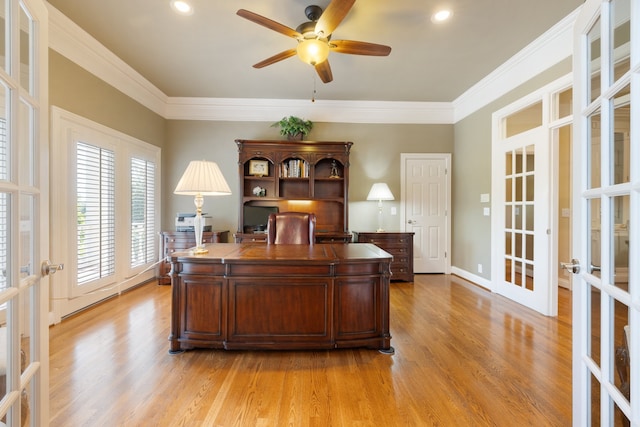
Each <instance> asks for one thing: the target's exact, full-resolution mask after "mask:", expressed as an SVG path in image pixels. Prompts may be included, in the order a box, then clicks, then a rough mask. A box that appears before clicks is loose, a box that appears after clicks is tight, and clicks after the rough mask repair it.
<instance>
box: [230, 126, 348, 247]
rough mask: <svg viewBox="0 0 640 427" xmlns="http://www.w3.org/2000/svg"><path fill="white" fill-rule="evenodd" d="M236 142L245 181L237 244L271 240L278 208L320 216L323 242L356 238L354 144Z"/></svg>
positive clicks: (241, 180)
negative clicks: (271, 220) (271, 218)
mask: <svg viewBox="0 0 640 427" xmlns="http://www.w3.org/2000/svg"><path fill="white" fill-rule="evenodd" d="M236 144H237V146H238V173H239V183H240V189H239V194H240V207H239V209H238V231H237V233H236V235H235V240H236V242H243V241H265V240H266V234H265V228H264V227H266V217H267V216H268V213H269V212H270V211H276V210H277V211H279V212H285V211H298V212H309V213H315V214H316V236H317V237H316V241H318V242H326V241H345V242H348V241H350V240H351V234H350V233H349V224H348V200H349V198H348V193H349V152H350V150H351V145H352V144H353V143H352V142H324V141H323V142H320V141H318V142H312V141H266V140H244V139H236ZM257 187H260V189H264V193H263V194H260V191H259V190H260V189H257ZM256 193H258V194H256Z"/></svg>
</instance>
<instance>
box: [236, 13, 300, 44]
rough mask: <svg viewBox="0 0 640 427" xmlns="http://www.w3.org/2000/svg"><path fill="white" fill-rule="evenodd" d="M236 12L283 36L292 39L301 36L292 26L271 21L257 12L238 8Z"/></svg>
mask: <svg viewBox="0 0 640 427" xmlns="http://www.w3.org/2000/svg"><path fill="white" fill-rule="evenodd" d="M236 14H237V15H238V16H241V17H243V18H244V19H248V20H249V21H251V22H255V23H256V24H259V25H262V26H263V27H267V28H268V29H270V30H273V31H277V32H279V33H280V34H284V35H285V36H288V37H293V38H294V39H298V38H302V34H300V33H299V32H297V31H296V30H294V29H293V28H289V27H287V26H286V25H282V24H281V23H279V22H276V21H273V20H271V19H269V18H265V17H264V16H262V15H258V14H257V13H253V12H251V11H248V10H246V9H239V10H238V12H236Z"/></svg>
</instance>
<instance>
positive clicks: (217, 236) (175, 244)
mask: <svg viewBox="0 0 640 427" xmlns="http://www.w3.org/2000/svg"><path fill="white" fill-rule="evenodd" d="M228 238H229V231H228V230H224V231H205V232H204V233H202V243H203V244H206V243H226V242H228ZM195 245H196V236H195V233H194V232H193V231H161V232H160V256H161V257H162V260H163V261H162V262H161V263H160V265H159V268H158V276H157V277H158V284H159V285H170V284H171V276H169V272H170V271H171V263H170V262H168V261H167V257H168V256H169V255H171V254H173V253H174V252H176V251H178V252H180V251H184V250H186V249H190V248H193V247H194V246H195Z"/></svg>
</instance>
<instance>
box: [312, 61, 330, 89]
mask: <svg viewBox="0 0 640 427" xmlns="http://www.w3.org/2000/svg"><path fill="white" fill-rule="evenodd" d="M315 68H316V72H317V73H318V76H320V80H322V82H323V83H329V82H330V81H332V80H333V73H332V72H331V66H330V65H329V60H328V59H325V60H324V61H322V62H321V63H319V64H317V65H316V66H315Z"/></svg>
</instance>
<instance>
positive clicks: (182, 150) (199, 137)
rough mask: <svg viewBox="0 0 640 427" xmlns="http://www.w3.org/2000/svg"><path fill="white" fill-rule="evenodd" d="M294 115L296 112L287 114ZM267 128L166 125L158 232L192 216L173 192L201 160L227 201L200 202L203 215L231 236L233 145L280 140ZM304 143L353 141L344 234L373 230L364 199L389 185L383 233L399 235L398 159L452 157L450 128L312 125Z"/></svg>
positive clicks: (188, 204)
mask: <svg viewBox="0 0 640 427" xmlns="http://www.w3.org/2000/svg"><path fill="white" fill-rule="evenodd" d="M292 114H295V112H292ZM270 125H271V123H266V122H213V121H169V122H168V123H167V135H166V136H167V139H166V140H167V142H166V145H165V149H164V150H163V165H162V167H163V171H164V173H163V182H162V185H163V188H164V191H163V194H164V198H163V206H164V209H163V213H162V224H163V228H165V229H171V228H173V227H174V219H175V215H176V213H178V212H193V210H194V207H193V199H192V198H190V197H186V196H175V195H174V194H173V189H174V188H175V185H176V183H177V182H178V180H179V179H180V176H181V174H182V172H183V171H184V169H185V168H186V166H187V164H188V163H189V161H190V160H194V159H202V158H204V159H206V160H211V161H215V162H216V163H218V165H219V166H220V168H221V170H222V173H223V174H224V176H225V178H226V179H227V182H228V183H229V186H230V187H231V190H232V191H233V192H234V194H233V195H231V196H222V197H209V198H206V199H205V206H204V210H205V211H206V212H207V213H208V214H209V215H210V216H212V221H213V226H214V228H216V229H225V230H230V231H231V232H235V231H236V230H237V224H238V218H237V217H238V206H239V201H238V191H239V190H238V185H239V184H238V165H237V163H238V154H237V150H236V145H235V142H234V141H235V140H236V139H279V138H280V136H279V135H278V131H277V129H274V128H272V127H270ZM307 139H309V140H322V141H352V142H353V143H354V145H353V147H352V149H351V156H350V162H351V166H350V170H349V174H350V185H349V200H350V203H349V228H350V229H351V230H356V231H359V230H374V229H375V228H377V216H376V215H377V210H376V206H377V205H376V204H375V202H367V201H366V200H365V199H366V197H367V193H368V192H369V188H370V187H371V184H372V183H373V182H376V181H379V180H382V181H385V182H387V183H388V184H389V187H390V188H391V191H392V192H393V193H394V195H395V196H396V199H397V200H396V201H394V202H390V203H388V204H385V212H386V214H385V217H386V220H385V227H386V228H387V229H388V230H389V231H395V230H400V223H399V216H395V217H391V216H389V215H388V210H389V209H388V208H390V207H391V206H396V207H398V206H399V200H398V199H399V197H400V153H428V152H433V153H435V152H451V151H452V149H453V126H452V125H372V124H343V123H316V124H315V126H314V129H313V130H312V132H311V134H310V135H309V137H308V138H307Z"/></svg>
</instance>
